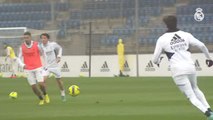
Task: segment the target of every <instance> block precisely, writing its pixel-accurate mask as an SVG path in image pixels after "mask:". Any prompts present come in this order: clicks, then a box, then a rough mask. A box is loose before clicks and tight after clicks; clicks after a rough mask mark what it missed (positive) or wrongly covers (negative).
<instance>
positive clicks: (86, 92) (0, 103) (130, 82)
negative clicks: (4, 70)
mask: <svg viewBox="0 0 213 120" xmlns="http://www.w3.org/2000/svg"><path fill="white" fill-rule="evenodd" d="M63 79H64V83H65V87H66V90H67V89H68V87H69V86H70V85H73V84H76V85H78V86H79V87H80V89H81V94H80V95H79V96H77V97H71V96H69V95H67V101H66V102H62V101H61V98H60V94H59V90H58V87H57V84H56V82H55V80H54V79H53V78H51V79H48V81H47V85H48V94H49V96H50V99H51V102H50V104H45V105H44V106H38V102H39V101H38V99H37V97H36V96H35V95H34V94H33V92H32V90H31V88H30V86H29V85H28V83H27V81H26V80H25V79H23V78H22V79H21V78H19V79H9V78H1V79H0V119H1V120H205V119H206V118H205V116H204V115H203V114H202V113H201V112H200V111H199V110H198V109H196V108H195V107H194V106H192V105H191V104H190V102H189V101H188V100H187V99H186V97H185V96H184V95H183V94H182V93H181V92H180V91H179V90H178V88H177V87H176V86H175V85H174V83H173V81H172V79H171V78H170V77H158V78H157V77H142V78H83V77H81V78H63ZM198 82H199V86H200V88H201V90H202V91H203V92H204V93H205V95H206V97H207V99H208V101H209V103H210V104H211V105H212V106H213V77H199V79H198ZM11 91H17V92H18V99H16V100H12V99H9V97H8V94H9V93H10V92H11ZM66 92H67V91H66ZM67 93H68V92H67Z"/></svg>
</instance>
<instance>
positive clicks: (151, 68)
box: [145, 60, 155, 71]
mask: <svg viewBox="0 0 213 120" xmlns="http://www.w3.org/2000/svg"><path fill="white" fill-rule="evenodd" d="M145 71H155V68H154V65H153V63H152V61H151V60H150V61H149V62H148V64H147V65H146V68H145Z"/></svg>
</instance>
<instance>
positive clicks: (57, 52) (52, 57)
mask: <svg viewBox="0 0 213 120" xmlns="http://www.w3.org/2000/svg"><path fill="white" fill-rule="evenodd" d="M41 49H42V54H43V58H44V67H46V68H55V67H58V63H57V61H56V58H61V56H62V47H61V46H60V45H59V44H57V43H56V42H48V43H47V44H46V45H44V44H41Z"/></svg>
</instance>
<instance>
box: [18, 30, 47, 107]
mask: <svg viewBox="0 0 213 120" xmlns="http://www.w3.org/2000/svg"><path fill="white" fill-rule="evenodd" d="M24 41H25V42H24V43H22V45H21V47H20V52H19V60H18V61H19V64H20V66H21V67H23V68H24V71H25V73H26V75H27V80H28V83H29V84H30V85H31V87H32V90H33V92H34V93H35V94H36V95H37V96H38V98H39V99H40V102H39V105H43V104H44V103H49V102H50V99H49V96H48V94H47V93H46V87H45V83H44V79H43V76H42V62H41V58H40V47H39V44H38V43H37V42H36V41H33V40H32V38H31V33H30V32H25V33H24ZM21 60H23V62H22V61H21ZM37 83H38V84H39V87H40V90H41V92H40V91H39V89H38V88H37V85H36V84H37Z"/></svg>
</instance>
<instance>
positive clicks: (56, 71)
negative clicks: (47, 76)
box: [49, 68, 66, 101]
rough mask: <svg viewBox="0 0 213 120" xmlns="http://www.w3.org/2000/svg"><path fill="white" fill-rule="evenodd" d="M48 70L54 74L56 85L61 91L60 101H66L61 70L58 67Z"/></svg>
mask: <svg viewBox="0 0 213 120" xmlns="http://www.w3.org/2000/svg"><path fill="white" fill-rule="evenodd" d="M49 71H50V72H51V73H53V74H54V75H55V78H56V82H57V84H58V87H59V89H60V92H61V98H62V101H66V97H65V96H66V94H65V90H64V83H63V80H62V79H61V71H60V69H59V68H50V69H49Z"/></svg>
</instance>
